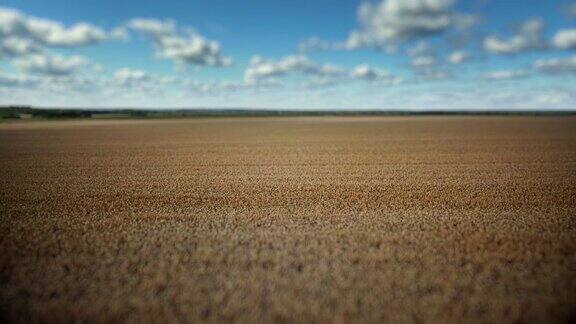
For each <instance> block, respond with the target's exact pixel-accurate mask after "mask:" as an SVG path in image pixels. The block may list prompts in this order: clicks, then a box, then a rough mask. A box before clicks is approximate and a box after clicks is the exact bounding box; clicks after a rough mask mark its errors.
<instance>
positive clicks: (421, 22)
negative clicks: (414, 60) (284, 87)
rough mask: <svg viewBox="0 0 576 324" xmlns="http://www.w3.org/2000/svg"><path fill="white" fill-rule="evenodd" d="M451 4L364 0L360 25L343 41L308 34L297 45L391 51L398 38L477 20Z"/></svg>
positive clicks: (442, 0) (445, 1)
mask: <svg viewBox="0 0 576 324" xmlns="http://www.w3.org/2000/svg"><path fill="white" fill-rule="evenodd" d="M453 4H454V0H382V1H380V2H379V3H377V4H374V3H369V2H365V3H363V4H361V5H360V6H359V8H358V22H359V25H360V26H359V28H358V29H357V30H353V31H352V32H350V34H349V36H348V38H347V39H346V40H345V41H344V42H329V41H324V40H321V39H318V38H311V39H309V40H307V41H305V42H304V43H302V44H300V49H301V50H303V51H306V50H311V49H343V50H355V49H361V48H373V49H378V50H382V51H385V52H387V53H393V52H395V46H394V44H395V43H397V42H400V41H407V40H414V39H418V38H421V37H426V36H431V35H437V34H442V33H444V32H446V31H448V30H451V29H465V28H469V27H470V26H472V25H474V24H475V23H476V21H477V18H476V17H474V16H472V15H467V14H461V13H457V12H455V11H454V10H453Z"/></svg>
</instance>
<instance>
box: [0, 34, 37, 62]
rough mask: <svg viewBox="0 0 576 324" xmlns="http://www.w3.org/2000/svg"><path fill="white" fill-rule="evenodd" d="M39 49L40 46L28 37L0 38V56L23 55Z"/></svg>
mask: <svg viewBox="0 0 576 324" xmlns="http://www.w3.org/2000/svg"><path fill="white" fill-rule="evenodd" d="M40 51H41V49H40V47H39V46H38V45H36V44H35V43H33V42H32V41H30V40H28V39H24V38H18V37H7V38H4V39H1V38H0V58H1V57H3V56H7V57H16V56H23V55H28V54H32V53H38V52H40Z"/></svg>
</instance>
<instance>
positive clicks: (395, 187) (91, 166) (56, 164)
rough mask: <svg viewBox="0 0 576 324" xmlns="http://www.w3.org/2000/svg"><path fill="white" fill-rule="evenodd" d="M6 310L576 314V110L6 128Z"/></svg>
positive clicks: (356, 317) (0, 192)
mask: <svg viewBox="0 0 576 324" xmlns="http://www.w3.org/2000/svg"><path fill="white" fill-rule="evenodd" d="M0 170H1V172H0V252H1V253H0V321H4V322H26V323H34V322H79V321H80V322H99V323H100V322H143V321H144V322H170V323H172V322H239V323H256V322H281V323H283V322H290V323H292V322H294V323H296V322H298V323H299V322H305V323H307V322H312V323H325V322H378V323H380V322H393V323H395V322H402V323H421V322H439V323H453V322H472V323H474V322H482V323H486V322H529V323H530V322H533V323H542V322H570V321H574V320H576V118H573V117H284V118H272V117H269V118H268V117H261V118H197V119H173V120H169V119H168V120H111V121H106V120H99V121H43V122H13V123H2V124H0Z"/></svg>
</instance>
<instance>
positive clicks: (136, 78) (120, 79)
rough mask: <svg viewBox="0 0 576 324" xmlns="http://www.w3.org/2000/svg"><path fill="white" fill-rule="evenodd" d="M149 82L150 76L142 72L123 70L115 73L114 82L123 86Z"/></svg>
mask: <svg viewBox="0 0 576 324" xmlns="http://www.w3.org/2000/svg"><path fill="white" fill-rule="evenodd" d="M148 80H150V75H148V73H147V72H145V71H142V70H133V69H128V68H123V69H119V70H117V71H116V72H115V73H114V81H115V82H117V83H119V84H121V85H134V84H138V83H142V82H144V81H148Z"/></svg>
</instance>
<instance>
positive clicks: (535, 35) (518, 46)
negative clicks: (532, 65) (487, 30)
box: [484, 18, 545, 54]
mask: <svg viewBox="0 0 576 324" xmlns="http://www.w3.org/2000/svg"><path fill="white" fill-rule="evenodd" d="M543 28H544V23H543V22H542V20H540V19H536V18H535V19H530V20H527V21H525V22H524V23H523V24H522V25H521V26H520V28H519V30H518V34H516V35H514V36H512V37H511V38H508V39H502V38H499V37H496V36H493V35H491V36H488V37H486V38H485V39H484V49H485V50H486V51H487V52H489V53H492V54H518V53H522V52H527V51H530V50H537V49H543V48H545V44H544V42H543V41H542V35H541V34H542V29H543Z"/></svg>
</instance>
